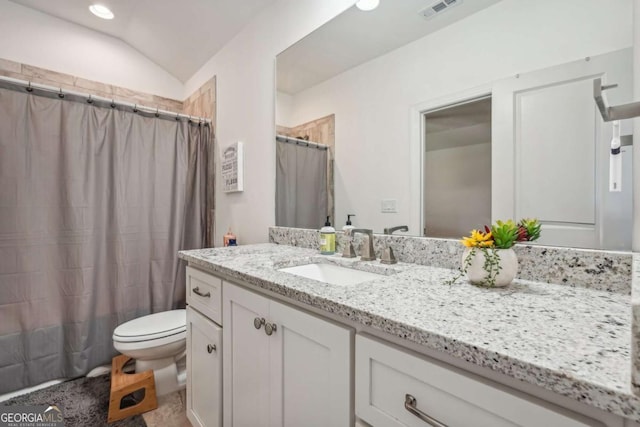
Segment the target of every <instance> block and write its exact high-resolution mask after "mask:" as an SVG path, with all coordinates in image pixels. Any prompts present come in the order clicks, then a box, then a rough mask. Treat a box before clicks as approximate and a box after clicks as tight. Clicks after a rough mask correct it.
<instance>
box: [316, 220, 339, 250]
mask: <svg viewBox="0 0 640 427" xmlns="http://www.w3.org/2000/svg"><path fill="white" fill-rule="evenodd" d="M329 218H330V217H328V216H327V221H326V222H325V223H324V227H322V228H321V229H320V253H321V254H322V255H333V254H334V253H335V252H336V229H335V228H333V227H332V226H331V222H330V221H329Z"/></svg>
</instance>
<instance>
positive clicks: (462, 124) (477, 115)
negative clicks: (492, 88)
mask: <svg viewBox="0 0 640 427" xmlns="http://www.w3.org/2000/svg"><path fill="white" fill-rule="evenodd" d="M424 121H425V123H424V132H425V149H426V151H435V150H442V149H445V148H455V147H463V146H467V145H475V144H487V143H490V142H491V98H490V97H485V98H482V99H478V100H473V101H468V102H464V103H462V104H457V105H453V106H450V107H446V108H442V109H439V110H437V111H433V112H430V113H427V114H425V116H424Z"/></svg>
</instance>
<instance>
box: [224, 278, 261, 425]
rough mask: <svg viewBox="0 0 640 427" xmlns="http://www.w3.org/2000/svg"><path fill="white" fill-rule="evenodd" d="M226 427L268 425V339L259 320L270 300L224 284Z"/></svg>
mask: <svg viewBox="0 0 640 427" xmlns="http://www.w3.org/2000/svg"><path fill="white" fill-rule="evenodd" d="M222 307H223V308H222V313H223V317H222V318H223V324H224V328H223V346H224V351H223V370H224V373H223V379H224V385H223V390H224V399H223V401H224V402H223V405H224V411H223V417H224V426H225V427H261V426H264V427H266V426H268V425H269V411H270V408H269V405H270V401H269V399H270V390H269V336H267V335H266V334H265V333H264V325H260V328H259V329H256V327H255V326H254V321H255V320H256V319H265V318H267V317H268V314H269V300H268V299H267V298H265V297H262V296H260V295H257V294H255V293H253V292H249V291H247V290H244V289H242V288H240V287H238V286H234V285H231V284H229V283H226V282H224V283H223V291H222Z"/></svg>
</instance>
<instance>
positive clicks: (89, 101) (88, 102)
mask: <svg viewBox="0 0 640 427" xmlns="http://www.w3.org/2000/svg"><path fill="white" fill-rule="evenodd" d="M87 104H93V99H91V94H89V99H87Z"/></svg>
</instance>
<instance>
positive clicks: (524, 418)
mask: <svg viewBox="0 0 640 427" xmlns="http://www.w3.org/2000/svg"><path fill="white" fill-rule="evenodd" d="M409 396H410V397H409ZM407 400H409V402H408V403H407ZM407 406H408V407H407ZM413 408H415V409H413ZM356 414H357V415H358V417H360V418H362V419H363V420H364V421H366V422H368V423H370V424H371V425H373V426H385V427H386V426H416V427H424V426H449V427H466V426H473V427H483V426H485V427H506V426H525V427H528V426H531V427H539V426H554V427H586V426H591V427H594V426H602V424H601V423H600V422H598V421H595V420H591V419H588V418H586V417H583V416H581V415H578V414H573V413H570V412H569V411H566V410H564V409H562V408H559V407H555V406H553V405H550V404H548V403H546V402H542V401H541V400H538V399H536V398H533V397H529V396H526V395H524V394H522V393H520V392H517V391H515V390H509V389H507V388H506V387H501V386H499V385H498V384H495V385H493V384H491V383H489V382H488V381H486V380H480V379H479V378H477V377H475V376H473V375H472V374H464V373H462V371H460V370H459V369H456V368H453V367H452V368H448V367H445V366H444V365H443V364H441V363H439V362H435V361H433V362H432V361H429V360H427V359H426V358H422V357H418V356H415V355H413V354H409V353H408V352H404V351H401V350H399V349H396V348H394V347H391V346H389V345H386V344H383V343H381V342H380V341H377V340H374V339H370V338H367V337H364V336H360V335H358V336H357V337H356ZM428 417H431V418H432V419H434V420H437V422H440V424H438V423H437V422H433V421H431V424H430V423H429V421H427V419H428Z"/></svg>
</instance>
